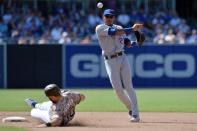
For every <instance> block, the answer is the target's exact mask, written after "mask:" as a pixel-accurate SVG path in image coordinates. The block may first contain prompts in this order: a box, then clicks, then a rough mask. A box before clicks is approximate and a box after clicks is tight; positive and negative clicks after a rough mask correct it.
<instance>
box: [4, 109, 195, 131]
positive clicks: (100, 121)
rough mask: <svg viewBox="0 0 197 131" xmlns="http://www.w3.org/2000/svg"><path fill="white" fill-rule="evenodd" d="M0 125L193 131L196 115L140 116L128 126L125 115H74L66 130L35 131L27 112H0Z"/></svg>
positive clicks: (103, 130) (90, 130)
mask: <svg viewBox="0 0 197 131" xmlns="http://www.w3.org/2000/svg"><path fill="white" fill-rule="evenodd" d="M7 116H22V117H26V118H27V119H28V122H6V123H2V118H4V117H7ZM0 119H1V122H0V125H8V126H15V127H22V128H26V129H28V131H54V130H55V131H65V130H68V131H131V130H132V131H197V113H141V121H140V122H139V123H131V122H130V121H129V119H128V114H127V113H126V112H77V113H76V115H75V118H74V119H73V120H72V121H71V122H70V124H69V125H68V126H67V127H50V128H36V125H38V124H39V121H37V120H35V119H33V118H31V116H30V114H29V113H28V112H0Z"/></svg>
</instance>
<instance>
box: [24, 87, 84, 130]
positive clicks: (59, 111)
mask: <svg viewBox="0 0 197 131" xmlns="http://www.w3.org/2000/svg"><path fill="white" fill-rule="evenodd" d="M44 91H45V94H46V96H47V97H48V98H49V100H50V101H48V102H44V103H37V102H36V101H34V100H32V99H26V100H25V102H26V103H27V104H28V105H29V106H31V107H32V108H33V109H32V110H31V116H32V117H34V118H37V119H39V120H41V121H42V122H44V124H41V125H39V126H38V127H50V126H52V127H54V126H66V125H67V124H68V122H69V121H71V120H72V119H73V117H74V115H75V106H76V105H77V104H79V103H80V102H81V101H83V100H84V99H85V96H84V95H83V94H81V93H78V92H71V91H64V90H60V88H59V87H58V86H57V85H55V84H50V85H48V86H46V87H45V89H44Z"/></svg>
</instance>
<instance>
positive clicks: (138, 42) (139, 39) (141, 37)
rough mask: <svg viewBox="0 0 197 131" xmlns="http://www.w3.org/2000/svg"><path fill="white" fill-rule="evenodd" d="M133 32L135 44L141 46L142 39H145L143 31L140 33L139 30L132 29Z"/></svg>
mask: <svg viewBox="0 0 197 131" xmlns="http://www.w3.org/2000/svg"><path fill="white" fill-rule="evenodd" d="M134 33H135V36H136V38H137V44H138V45H139V46H142V45H143V44H144V41H145V35H144V33H141V32H139V31H134Z"/></svg>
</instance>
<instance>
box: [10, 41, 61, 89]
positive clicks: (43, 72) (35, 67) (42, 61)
mask: <svg viewBox="0 0 197 131" xmlns="http://www.w3.org/2000/svg"><path fill="white" fill-rule="evenodd" d="M49 83H57V84H58V85H62V46H61V45H8V46H7V87H8V88H43V87H44V86H46V85H47V84H49Z"/></svg>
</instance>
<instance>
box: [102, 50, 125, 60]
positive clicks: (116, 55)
mask: <svg viewBox="0 0 197 131" xmlns="http://www.w3.org/2000/svg"><path fill="white" fill-rule="evenodd" d="M122 55H123V51H121V52H116V53H114V54H112V55H109V56H107V55H104V58H105V59H106V60H109V59H113V58H116V57H118V56H122Z"/></svg>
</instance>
